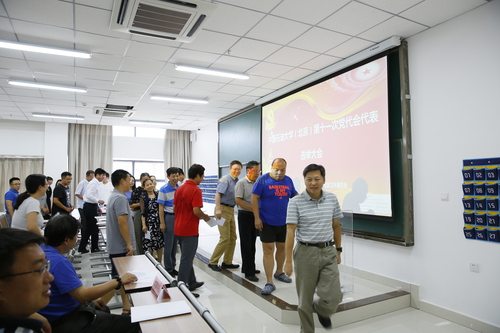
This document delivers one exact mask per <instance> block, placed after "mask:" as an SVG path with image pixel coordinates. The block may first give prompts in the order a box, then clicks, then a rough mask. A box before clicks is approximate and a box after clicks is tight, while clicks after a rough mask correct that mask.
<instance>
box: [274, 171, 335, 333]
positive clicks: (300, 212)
mask: <svg viewBox="0 0 500 333" xmlns="http://www.w3.org/2000/svg"><path fill="white" fill-rule="evenodd" d="M303 175H304V182H305V185H306V190H305V191H304V192H302V193H301V194H299V195H297V196H296V197H294V198H292V199H290V202H289V204H288V211H287V218H286V223H287V233H286V242H285V251H286V259H285V269H284V271H285V273H286V274H287V275H290V274H292V270H293V265H292V257H293V264H294V265H295V282H296V288H297V294H298V296H299V305H298V312H299V318H300V326H301V327H300V332H303V333H310V332H314V320H313V311H316V312H317V313H318V319H319V322H320V323H321V325H323V327H324V328H327V329H328V328H331V327H332V322H331V320H330V316H331V315H332V314H334V313H335V311H336V310H337V306H338V305H339V303H340V302H342V292H341V290H340V278H339V269H338V266H337V265H338V264H340V253H341V252H342V247H341V241H342V237H341V236H342V230H341V226H340V219H341V218H342V217H343V215H342V210H341V209H340V205H339V202H338V200H337V197H336V196H335V194H333V193H330V192H325V191H323V185H324V184H325V168H324V167H323V166H322V165H317V164H309V165H308V166H307V167H306V168H305V169H304V172H303ZM295 233H297V245H296V246H295V249H293V245H294V240H295V239H294V237H295ZM315 291H316V292H317V294H318V296H319V299H318V300H316V301H314V292H315Z"/></svg>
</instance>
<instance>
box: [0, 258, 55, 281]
mask: <svg viewBox="0 0 500 333" xmlns="http://www.w3.org/2000/svg"><path fill="white" fill-rule="evenodd" d="M47 271H50V260H47V263H46V264H45V265H42V267H40V269H37V270H35V271H29V272H24V273H17V274H9V275H2V276H0V279H5V278H8V277H13V276H18V275H25V274H31V273H39V274H40V275H43V274H44V273H45V272H47Z"/></svg>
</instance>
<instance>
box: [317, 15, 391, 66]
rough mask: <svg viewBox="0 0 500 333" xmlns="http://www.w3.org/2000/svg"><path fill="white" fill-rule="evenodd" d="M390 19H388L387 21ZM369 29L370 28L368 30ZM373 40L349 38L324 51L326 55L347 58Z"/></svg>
mask: <svg viewBox="0 0 500 333" xmlns="http://www.w3.org/2000/svg"><path fill="white" fill-rule="evenodd" d="M390 20H392V19H389V21H390ZM370 31H371V30H370ZM374 44H375V43H374V42H369V41H366V40H363V39H359V38H355V37H354V38H351V39H349V40H348V41H346V42H345V43H342V44H340V45H338V46H336V47H334V48H333V49H331V50H329V51H328V52H326V54H328V55H332V56H334V57H337V58H347V57H349V56H351V55H353V54H355V53H357V52H359V51H362V50H364V49H367V48H369V47H370V46H372V45H374Z"/></svg>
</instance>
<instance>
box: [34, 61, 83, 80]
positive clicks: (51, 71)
mask: <svg viewBox="0 0 500 333" xmlns="http://www.w3.org/2000/svg"><path fill="white" fill-rule="evenodd" d="M28 63H29V66H30V68H31V70H32V71H33V75H34V77H35V78H39V77H42V76H44V74H45V75H51V76H52V77H53V80H57V77H58V76H60V77H61V79H60V80H64V79H65V80H69V79H70V78H71V80H72V81H73V82H74V80H75V68H74V67H73V66H65V65H62V64H50V63H43V62H37V61H29V62H28ZM54 83H55V84H57V82H54ZM60 84H65V83H60Z"/></svg>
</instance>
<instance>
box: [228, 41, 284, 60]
mask: <svg viewBox="0 0 500 333" xmlns="http://www.w3.org/2000/svg"><path fill="white" fill-rule="evenodd" d="M279 48H281V46H280V45H277V44H272V43H267V42H262V41H259V40H254V39H249V38H242V39H241V40H239V41H238V43H236V44H235V45H234V46H233V47H232V48H231V55H234V56H236V57H242V58H249V59H255V60H264V59H265V58H267V57H268V56H269V55H270V54H272V53H274V52H276V51H277V50H278V49H279Z"/></svg>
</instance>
